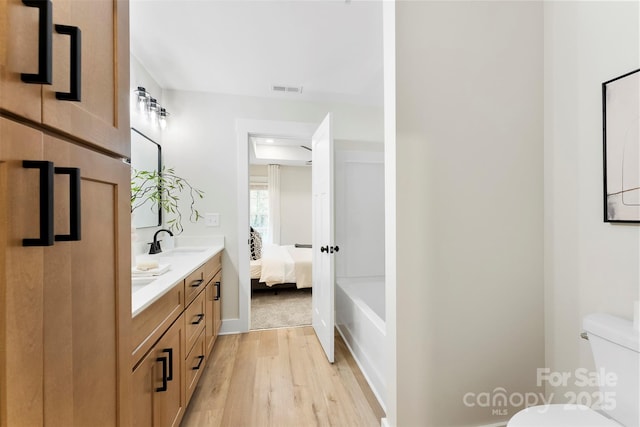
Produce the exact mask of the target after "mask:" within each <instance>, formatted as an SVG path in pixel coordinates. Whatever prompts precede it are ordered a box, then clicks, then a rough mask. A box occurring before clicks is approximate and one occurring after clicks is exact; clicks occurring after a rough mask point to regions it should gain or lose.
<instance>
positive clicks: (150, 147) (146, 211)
mask: <svg viewBox="0 0 640 427" xmlns="http://www.w3.org/2000/svg"><path fill="white" fill-rule="evenodd" d="M134 169H135V170H139V171H140V170H145V171H155V172H158V171H160V170H161V169H162V152H161V147H160V145H159V144H157V143H156V142H154V141H153V140H151V139H150V138H148V137H146V136H145V135H143V134H142V133H141V132H139V131H137V130H135V129H133V128H131V172H132V175H133V170H134ZM149 185H152V184H147V186H149ZM149 203H150V202H147V204H145V205H143V206H141V207H139V208H138V209H136V210H135V211H134V215H133V219H132V222H133V226H134V227H135V228H145V227H157V226H159V225H161V224H162V212H161V209H160V206H159V205H158V206H154V207H151V205H149Z"/></svg>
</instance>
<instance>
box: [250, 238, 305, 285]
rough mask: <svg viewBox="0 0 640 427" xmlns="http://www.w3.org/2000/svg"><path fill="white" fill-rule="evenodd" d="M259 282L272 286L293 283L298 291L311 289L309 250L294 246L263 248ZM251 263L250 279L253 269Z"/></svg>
mask: <svg viewBox="0 0 640 427" xmlns="http://www.w3.org/2000/svg"><path fill="white" fill-rule="evenodd" d="M260 261H261V270H260V281H261V282H264V283H266V284H267V286H273V285H276V284H280V283H295V284H296V286H297V287H298V289H301V288H310V287H311V283H312V281H311V249H309V248H296V247H295V246H293V245H291V246H277V245H269V246H263V248H262V258H261V259H260ZM254 268H255V266H254V264H253V262H252V277H253V269H254Z"/></svg>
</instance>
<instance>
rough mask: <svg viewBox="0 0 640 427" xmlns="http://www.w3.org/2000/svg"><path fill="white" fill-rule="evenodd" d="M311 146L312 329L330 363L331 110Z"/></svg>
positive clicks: (332, 286) (331, 298) (331, 238)
mask: <svg viewBox="0 0 640 427" xmlns="http://www.w3.org/2000/svg"><path fill="white" fill-rule="evenodd" d="M311 144H312V148H313V154H312V157H311V158H312V160H313V162H312V163H313V166H312V172H311V176H312V179H311V187H312V193H313V206H312V211H313V213H312V217H313V219H312V229H313V231H312V242H311V243H312V245H313V294H312V301H313V303H312V304H313V329H314V330H315V332H316V335H317V336H318V339H319V340H320V344H322V348H323V349H324V351H325V353H326V354H327V358H328V359H329V362H331V363H333V328H334V323H335V322H334V319H335V315H334V307H333V306H334V300H333V295H334V284H335V277H334V262H333V260H334V252H335V251H336V246H334V241H333V236H334V226H333V135H332V132H331V113H329V114H327V117H325V119H324V120H323V121H322V123H321V124H320V126H319V127H318V129H317V130H316V132H315V133H314V134H313V137H312V139H311Z"/></svg>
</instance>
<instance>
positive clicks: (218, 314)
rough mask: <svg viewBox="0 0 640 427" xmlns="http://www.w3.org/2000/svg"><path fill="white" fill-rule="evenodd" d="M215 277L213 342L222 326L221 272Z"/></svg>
mask: <svg viewBox="0 0 640 427" xmlns="http://www.w3.org/2000/svg"><path fill="white" fill-rule="evenodd" d="M217 277H218V278H217V280H214V284H215V285H216V287H217V289H216V294H215V297H214V299H213V322H214V323H213V341H215V340H216V338H218V332H220V326H222V296H221V295H222V270H221V271H220V272H219V273H218V276H217Z"/></svg>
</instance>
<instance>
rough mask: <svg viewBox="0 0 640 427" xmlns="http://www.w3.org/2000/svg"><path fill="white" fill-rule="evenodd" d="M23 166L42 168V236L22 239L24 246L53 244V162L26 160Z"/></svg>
mask: <svg viewBox="0 0 640 427" xmlns="http://www.w3.org/2000/svg"><path fill="white" fill-rule="evenodd" d="M22 167H23V168H26V169H40V237H39V238H37V239H22V246H51V245H53V163H52V162H47V161H44V160H24V161H23V162H22Z"/></svg>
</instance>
